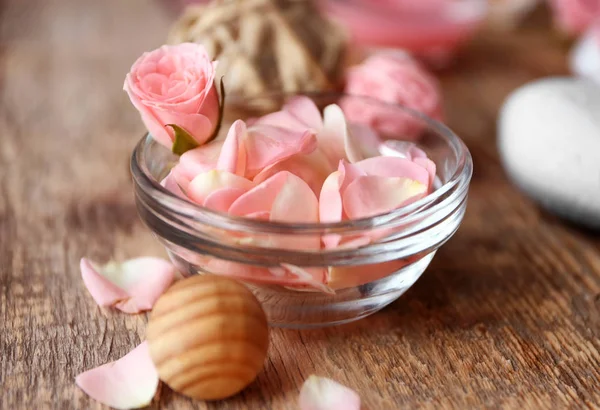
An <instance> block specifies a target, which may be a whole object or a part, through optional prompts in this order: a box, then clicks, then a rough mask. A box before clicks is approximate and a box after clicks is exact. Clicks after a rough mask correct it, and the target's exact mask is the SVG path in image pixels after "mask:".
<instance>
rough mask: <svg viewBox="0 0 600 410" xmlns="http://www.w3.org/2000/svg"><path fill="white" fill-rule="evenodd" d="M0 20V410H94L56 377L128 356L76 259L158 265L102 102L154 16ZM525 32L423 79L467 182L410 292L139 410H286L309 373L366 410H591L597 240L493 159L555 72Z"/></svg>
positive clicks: (65, 379)
mask: <svg viewBox="0 0 600 410" xmlns="http://www.w3.org/2000/svg"><path fill="white" fill-rule="evenodd" d="M1 7H2V15H1V18H0V36H1V43H0V45H1V47H0V53H1V54H0V70H1V71H0V73H1V76H0V81H1V83H0V86H1V89H0V98H1V100H0V101H1V104H2V105H1V107H0V321H1V323H0V352H1V361H0V408H2V409H88V408H89V409H96V408H101V406H100V405H98V404H96V403H94V402H92V401H90V400H89V399H88V398H87V397H86V396H85V395H84V394H83V393H82V392H81V391H80V390H79V389H78V388H77V387H76V386H75V384H74V377H75V375H76V374H77V373H79V372H81V371H83V370H86V369H89V368H91V367H94V366H97V365H99V364H102V363H106V362H108V361H110V360H114V359H116V358H118V357H120V356H122V355H123V354H125V353H126V352H128V351H129V350H130V349H131V348H132V347H134V346H135V345H137V344H138V343H139V342H140V340H141V339H142V338H143V337H144V329H145V320H146V319H145V317H144V316H143V315H142V316H127V315H124V314H119V313H112V312H105V311H102V310H101V309H99V308H98V307H96V305H95V304H94V302H93V300H92V299H91V298H90V297H89V295H88V294H87V293H86V291H85V289H84V287H83V285H82V283H81V281H80V279H79V269H78V261H79V258H80V257H82V256H84V255H87V256H90V257H92V258H95V259H98V260H107V259H109V258H115V259H120V258H125V257H133V256H138V255H142V254H156V255H162V254H163V250H162V249H161V247H160V245H159V244H158V243H157V242H156V241H154V239H153V238H152V237H151V235H150V233H149V232H148V231H147V230H146V229H145V228H144V227H143V226H142V224H141V222H139V220H138V218H137V217H136V212H135V209H134V205H133V198H132V194H131V183H130V176H129V173H128V158H129V153H130V151H131V149H132V148H133V146H134V144H135V142H136V140H137V139H138V138H139V137H140V136H141V133H142V125H141V123H140V121H139V119H138V116H137V113H136V112H134V110H133V109H132V108H131V107H130V104H129V102H128V100H127V97H126V95H125V94H124V92H122V91H121V87H122V82H123V78H124V74H125V73H126V72H127V70H128V68H129V66H130V64H131V63H132V61H133V60H134V59H135V58H136V57H137V56H138V55H139V54H140V53H141V52H142V51H145V50H148V49H151V48H154V47H156V46H158V45H159V44H160V43H161V42H162V41H163V39H164V38H165V35H166V31H167V28H168V25H169V23H170V21H171V19H172V17H171V16H170V15H168V14H165V13H164V10H163V9H162V8H161V7H160V5H159V4H157V3H154V2H149V1H144V0H127V1H123V0H103V1H94V0H63V1H58V0H8V1H7V0H5V1H4V3H3V4H2V6H1ZM544 27H545V24H544V23H543V22H542V23H541V24H539V25H537V26H536V28H531V29H526V30H523V31H521V32H519V33H518V34H514V35H509V36H497V35H493V36H480V38H479V39H478V40H477V42H476V43H475V44H473V45H472V46H471V47H470V48H469V49H468V50H466V51H465V53H464V54H463V55H462V56H461V57H460V59H459V61H458V62H457V65H456V66H455V67H453V68H452V69H451V70H447V72H445V73H443V74H442V80H443V85H444V90H445V93H446V96H447V103H448V104H447V105H448V114H449V122H450V125H451V126H452V127H453V128H454V129H455V130H456V131H457V132H459V134H460V135H462V136H463V137H464V139H465V140H466V142H467V143H468V145H469V147H470V148H471V150H472V153H473V157H474V161H475V175H474V178H473V183H472V189H471V196H470V201H469V209H468V212H467V216H466V218H465V220H464V224H463V226H462V228H461V229H460V231H459V232H458V233H457V234H456V236H455V237H454V238H453V239H452V240H451V241H450V242H449V243H448V244H447V245H445V246H444V247H443V248H442V250H441V251H440V252H439V253H438V255H437V256H436V258H435V259H434V262H433V263H432V265H431V267H430V269H429V270H428V271H427V272H426V274H425V275H424V276H423V278H422V279H420V280H419V281H418V282H417V284H416V285H415V286H414V288H413V289H411V290H410V291H409V292H408V293H407V294H406V295H405V296H404V297H403V298H402V299H401V300H399V301H398V302H396V303H394V304H393V305H391V306H390V307H388V308H387V309H385V310H384V311H382V312H380V313H378V314H376V315H374V316H372V317H371V318H368V319H366V320H363V321H361V322H358V323H356V324H352V325H347V326H343V327H337V328H330V329H324V330H315V331H303V332H298V331H280V330H275V331H273V332H272V347H271V350H270V354H269V359H268V362H267V364H266V367H265V369H264V372H263V373H262V374H261V375H260V377H259V379H258V381H257V382H256V383H255V384H254V385H253V386H252V387H251V388H249V389H248V390H246V391H245V392H244V393H243V394H241V395H239V396H237V397H235V398H233V399H231V400H228V401H226V402H222V403H217V404H211V405H206V404H203V403H199V402H192V401H190V400H187V399H184V398H182V397H180V396H178V395H176V394H173V393H172V392H170V391H169V390H168V389H166V388H163V389H162V391H161V394H160V399H158V400H157V401H156V402H155V403H154V404H153V406H152V408H155V409H158V408H165V409H166V408H171V409H175V408H177V409H182V410H183V409H203V408H209V409H217V408H218V409H245V408H249V409H295V408H297V407H296V398H297V394H298V389H299V386H300V385H301V383H302V382H303V380H304V379H305V378H306V377H308V376H309V375H310V374H311V373H317V374H320V375H324V376H329V377H332V378H334V379H337V380H339V381H340V382H342V383H345V384H347V385H349V386H351V387H353V388H355V389H356V390H358V391H359V392H360V394H361V396H362V397H363V398H364V401H365V403H366V405H367V407H368V408H369V409H372V410H373V409H396V408H416V407H419V408H432V409H433V408H435V409H438V408H443V407H445V408H501V407H502V408H550V407H553V408H583V407H596V408H597V407H598V406H600V370H599V369H600V354H599V353H598V351H599V350H600V340H599V336H600V314H599V313H600V312H599V310H600V238H599V237H598V236H594V235H593V234H590V233H585V232H582V231H580V230H577V229H576V228H573V227H570V226H567V225H565V224H563V223H562V222H560V221H559V220H557V219H555V218H554V217H552V216H549V215H547V214H545V213H544V212H541V211H540V210H539V209H538V208H537V207H536V206H534V205H533V204H532V203H531V202H530V201H529V200H527V199H525V198H524V197H523V196H521V195H520V194H519V193H518V192H517V191H516V190H515V189H514V188H513V187H512V186H511V185H510V184H509V183H508V182H507V180H506V178H505V176H504V174H503V171H502V169H501V167H500V165H499V161H498V157H497V153H496V148H495V136H494V135H495V124H494V121H495V116H496V113H497V110H498V107H499V106H500V104H501V102H502V100H503V98H504V97H505V96H506V95H507V93H508V92H510V90H512V89H513V88H515V87H517V86H519V85H520V84H522V83H524V82H526V81H528V80H530V79H533V78H536V77H539V76H544V75H551V74H561V73H564V72H566V65H565V50H566V48H565V45H564V44H561V41H559V40H558V39H557V38H556V37H552V36H551V35H549V34H548V30H547V28H544Z"/></svg>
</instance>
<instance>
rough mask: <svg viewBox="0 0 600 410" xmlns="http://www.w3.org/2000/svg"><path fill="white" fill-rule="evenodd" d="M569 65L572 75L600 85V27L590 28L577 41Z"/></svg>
mask: <svg viewBox="0 0 600 410" xmlns="http://www.w3.org/2000/svg"><path fill="white" fill-rule="evenodd" d="M569 65H570V67H571V71H572V72H573V73H574V74H577V75H579V76H582V77H587V78H590V79H591V80H594V81H595V82H596V83H598V84H600V27H592V28H591V29H589V30H588V31H587V33H585V34H584V35H583V36H582V37H581V38H580V39H579V40H578V41H577V43H576V44H575V46H574V47H573V50H572V51H571V54H570V55H569Z"/></svg>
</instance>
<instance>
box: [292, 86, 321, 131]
mask: <svg viewBox="0 0 600 410" xmlns="http://www.w3.org/2000/svg"><path fill="white" fill-rule="evenodd" d="M283 109H284V110H285V111H287V112H289V113H290V114H292V115H293V116H294V117H296V118H297V119H299V120H300V121H301V122H302V123H303V124H306V125H307V126H308V127H310V128H312V129H313V130H318V129H319V128H321V127H322V126H323V120H322V119H321V113H320V112H319V109H318V108H317V106H316V105H315V103H314V102H313V100H311V99H310V98H308V97H306V96H303V95H299V96H296V97H293V98H290V99H289V100H288V102H287V103H286V104H285V106H284V108H283Z"/></svg>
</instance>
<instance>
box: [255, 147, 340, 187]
mask: <svg viewBox="0 0 600 410" xmlns="http://www.w3.org/2000/svg"><path fill="white" fill-rule="evenodd" d="M281 171H288V172H291V173H292V174H294V175H296V176H298V177H300V178H302V180H304V182H306V183H307V184H308V186H309V187H310V188H311V189H312V190H313V192H314V193H315V194H316V195H318V194H319V193H320V192H321V187H322V186H323V182H325V179H326V178H327V176H328V175H329V174H330V173H331V172H333V171H334V169H333V168H332V167H331V165H330V164H329V161H328V160H327V158H326V157H325V156H324V155H323V153H322V152H321V151H320V150H315V151H314V152H312V153H310V154H308V155H294V156H292V157H291V158H288V159H286V160H284V161H281V162H278V163H277V164H274V165H271V166H270V167H267V168H265V169H263V170H262V171H260V172H259V173H258V175H256V177H254V179H253V181H254V182H255V183H257V184H260V183H261V182H263V181H266V180H267V179H268V178H270V177H272V176H273V175H275V174H277V173H278V172H281Z"/></svg>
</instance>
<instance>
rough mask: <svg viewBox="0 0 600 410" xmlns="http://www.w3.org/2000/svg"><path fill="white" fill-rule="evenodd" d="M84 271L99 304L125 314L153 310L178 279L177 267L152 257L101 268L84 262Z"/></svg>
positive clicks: (89, 288) (81, 265) (85, 260)
mask: <svg viewBox="0 0 600 410" xmlns="http://www.w3.org/2000/svg"><path fill="white" fill-rule="evenodd" d="M80 267H81V276H82V278H83V282H84V283H85V286H86V288H87V289H88V291H89V292H90V294H91V295H92V297H93V298H94V300H95V301H96V303H98V305H100V306H104V307H108V306H112V307H115V308H117V309H119V310H122V311H123V312H125V313H139V312H142V311H145V310H150V309H152V306H154V303H155V302H156V300H157V299H158V298H159V297H160V295H162V293H163V292H164V291H165V290H166V289H167V288H168V287H169V286H170V285H171V283H172V282H173V280H174V278H175V268H174V267H173V265H171V264H170V263H169V262H167V261H165V260H163V259H159V258H151V257H144V258H137V259H130V260H128V261H125V262H123V263H121V264H117V263H109V264H107V265H105V266H103V267H100V268H99V267H97V266H95V264H94V263H92V262H91V261H89V260H88V259H86V258H82V259H81V263H80Z"/></svg>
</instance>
